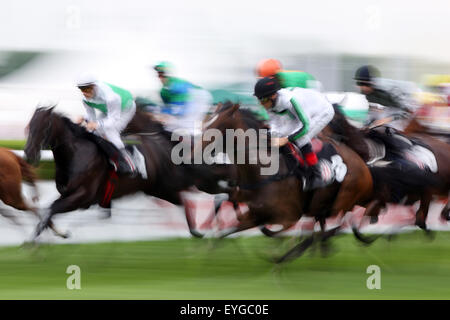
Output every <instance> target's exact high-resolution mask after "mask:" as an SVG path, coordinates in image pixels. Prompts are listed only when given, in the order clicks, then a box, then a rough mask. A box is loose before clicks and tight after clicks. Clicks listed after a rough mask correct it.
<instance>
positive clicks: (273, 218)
mask: <svg viewBox="0 0 450 320" xmlns="http://www.w3.org/2000/svg"><path fill="white" fill-rule="evenodd" d="M208 129H216V130H219V131H220V133H221V134H222V137H225V136H226V132H227V131H228V130H229V129H233V130H234V132H238V130H240V132H242V133H243V134H245V133H246V132H248V131H247V130H249V129H252V130H256V131H259V130H260V129H267V126H266V125H265V124H264V122H262V121H260V120H258V119H256V117H255V116H254V115H253V114H252V113H251V112H250V111H248V110H243V109H240V108H239V104H234V105H233V104H232V103H226V104H224V106H223V107H222V108H221V109H219V110H217V111H216V113H215V114H214V115H213V116H212V117H211V120H210V121H209V122H208V123H207V124H206V125H205V127H204V132H207V130H208ZM222 139H223V138H222ZM238 139H239V138H235V139H234V140H229V139H228V138H227V139H226V140H227V141H228V142H231V143H233V144H234V149H233V150H231V151H229V149H228V147H229V146H227V152H228V153H230V152H232V151H233V152H234V153H235V154H234V157H232V159H236V156H237V154H236V153H237V152H238V150H239V149H240V150H245V151H244V152H245V159H248V160H249V159H250V157H251V154H250V148H252V147H256V148H257V149H258V150H259V149H261V148H263V149H264V150H270V138H268V139H266V141H264V139H263V140H259V141H258V143H257V146H248V147H247V146H245V147H244V149H242V145H239V144H238ZM203 140H204V141H203V143H202V149H203V148H205V147H206V146H207V143H206V141H207V139H203ZM219 140H220V139H219ZM325 142H326V143H325V144H331V145H332V146H333V147H334V148H335V150H336V151H337V153H338V154H339V155H340V157H342V160H343V162H344V163H345V164H346V166H347V173H346V175H345V177H344V179H343V180H342V182H341V183H338V182H336V181H334V182H332V183H331V184H329V185H328V186H326V187H324V188H321V189H317V190H312V191H304V190H303V184H302V182H301V180H300V179H299V178H298V177H297V176H296V175H297V173H296V172H297V171H296V167H293V166H292V165H290V161H289V160H288V159H289V156H292V155H288V154H290V153H291V152H292V150H291V149H290V147H288V146H284V147H282V148H280V151H281V152H280V153H276V154H275V156H273V159H272V161H273V160H274V161H278V166H279V167H278V170H277V172H276V173H272V174H269V175H264V174H262V172H261V168H263V167H267V163H265V162H266V161H265V160H264V161H261V159H260V158H258V160H257V161H256V162H253V164H252V163H251V162H250V161H247V162H245V163H241V164H240V163H239V162H238V163H236V164H235V166H236V167H237V169H236V170H237V179H236V180H237V181H236V186H235V187H234V190H233V192H232V196H231V199H230V201H231V202H232V203H233V205H234V208H235V210H236V212H237V216H238V220H239V223H238V225H237V226H235V227H233V228H231V229H229V230H225V231H223V232H221V233H220V234H219V237H220V238H223V237H226V236H228V235H230V234H233V233H236V232H240V231H243V230H247V229H250V228H253V227H260V229H261V230H262V231H263V232H268V231H270V230H268V229H266V228H265V227H264V226H265V225H268V224H280V225H282V226H283V228H282V229H281V230H279V231H276V232H277V233H279V232H283V231H285V230H287V229H289V228H290V227H292V226H293V225H294V224H296V223H297V222H298V220H299V219H300V218H301V217H302V216H304V215H305V216H311V217H314V218H315V219H316V221H318V222H319V224H320V227H321V230H322V232H321V237H320V239H321V244H325V243H326V240H327V239H329V238H330V237H332V236H334V235H335V234H336V233H337V232H338V231H339V229H340V226H337V227H335V228H332V229H330V230H328V231H326V230H325V220H326V218H329V217H335V216H338V214H340V213H341V212H343V213H344V214H345V213H346V212H347V211H350V210H352V209H353V207H354V206H355V205H357V204H363V203H365V202H366V201H367V199H368V198H369V196H370V194H371V193H372V177H371V175H370V172H369V169H368V168H367V166H366V165H365V163H364V161H363V160H362V159H361V158H360V157H359V156H358V155H357V154H356V153H355V152H354V151H353V150H351V149H350V148H348V147H347V146H345V145H344V144H338V143H336V142H334V141H332V140H330V139H328V140H326V141H325ZM214 143H216V141H214ZM218 143H219V144H220V143H221V142H220V141H219V142H218ZM222 143H223V141H222ZM196 149H197V148H196ZM271 152H273V151H271ZM229 156H233V155H230V154H229ZM269 157H272V154H271V153H270V155H269ZM238 203H245V204H246V205H247V207H248V211H246V212H241V210H240V207H239V205H238ZM271 235H274V232H272V234H271ZM314 242H315V240H314V234H313V235H312V236H311V237H309V238H307V239H305V240H304V241H302V242H301V243H299V244H298V245H296V246H295V247H294V248H292V249H291V250H290V251H289V252H287V253H286V254H285V255H284V256H282V257H280V258H278V259H276V262H277V263H281V262H284V261H288V260H291V259H293V258H295V257H297V256H300V255H301V254H302V253H303V252H304V251H305V250H306V249H307V248H308V247H309V246H311V245H312V244H313V243H314Z"/></svg>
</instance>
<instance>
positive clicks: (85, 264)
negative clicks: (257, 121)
mask: <svg viewBox="0 0 450 320" xmlns="http://www.w3.org/2000/svg"><path fill="white" fill-rule="evenodd" d="M286 242H287V240H285V241H284V242H281V241H279V240H276V239H268V238H263V237H252V238H237V239H226V240H225V241H224V242H222V243H219V244H216V245H215V246H214V248H213V242H212V240H199V239H173V240H160V241H149V242H129V243H118V242H116V243H102V244H82V245H71V244H67V245H42V246H41V247H40V248H38V249H25V248H19V247H3V248H0V298H1V299H449V298H450V233H449V232H441V233H436V238H435V239H434V240H433V241H430V240H428V239H427V238H426V237H425V236H424V234H423V233H421V232H414V233H408V234H401V235H399V236H398V237H397V238H396V239H394V240H393V241H391V242H388V241H387V240H385V239H380V240H378V241H377V242H376V243H375V244H374V245H372V246H370V247H365V246H363V245H360V244H359V243H358V242H356V240H355V239H354V237H353V236H352V235H342V236H339V237H337V238H335V239H332V248H333V253H332V254H331V255H330V256H328V257H326V258H323V257H321V255H320V252H319V251H318V250H316V251H310V252H309V253H307V254H305V255H304V256H302V257H301V258H299V259H298V260H296V261H295V262H293V263H290V264H287V265H285V266H284V267H282V268H281V269H280V270H278V271H277V272H275V271H274V269H273V264H271V263H269V262H268V261H267V260H265V259H264V257H267V256H269V255H271V254H274V253H275V252H276V251H278V250H280V247H286V246H287V243H286ZM281 251H284V250H281ZM281 251H279V253H281ZM72 264H75V265H78V266H79V267H80V268H81V290H68V289H67V288H66V281H67V277H68V276H69V275H68V274H66V273H65V272H66V269H67V267H68V266H69V265H72ZM372 264H376V265H378V266H380V268H381V289H380V290H369V289H367V287H366V280H367V278H368V277H369V276H370V275H369V274H367V273H366V269H367V267H368V266H369V265H372Z"/></svg>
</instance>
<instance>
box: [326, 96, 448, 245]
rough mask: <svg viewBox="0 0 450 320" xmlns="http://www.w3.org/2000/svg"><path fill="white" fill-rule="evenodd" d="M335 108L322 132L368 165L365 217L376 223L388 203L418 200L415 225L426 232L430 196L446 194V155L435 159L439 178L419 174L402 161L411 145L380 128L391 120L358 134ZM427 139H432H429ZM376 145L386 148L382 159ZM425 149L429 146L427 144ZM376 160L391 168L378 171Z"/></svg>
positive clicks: (356, 129)
mask: <svg viewBox="0 0 450 320" xmlns="http://www.w3.org/2000/svg"><path fill="white" fill-rule="evenodd" d="M334 107H335V117H334V118H333V120H332V121H331V122H330V124H329V125H328V127H327V128H326V129H325V130H324V134H326V135H328V136H330V137H333V138H335V139H337V140H339V141H341V142H343V143H345V144H347V145H348V146H349V147H351V148H352V149H353V150H355V152H356V153H358V155H360V156H361V158H362V159H363V160H364V161H365V162H366V163H368V164H369V165H370V172H371V174H372V177H373V179H374V193H373V195H372V200H371V202H370V203H369V204H368V205H367V206H366V211H365V214H364V215H365V216H369V217H371V221H372V222H375V221H376V220H377V217H378V214H379V213H380V211H381V209H382V208H383V207H385V206H386V204H387V203H388V202H395V203H399V202H400V200H401V198H403V197H406V198H405V199H406V201H405V204H406V205H412V204H414V203H415V202H416V201H419V200H420V207H419V209H418V210H417V212H416V225H417V226H419V227H420V228H422V229H424V230H425V231H428V230H427V228H426V223H425V221H426V216H427V213H428V208H429V204H430V201H431V198H432V195H433V194H436V193H439V192H441V193H445V191H442V189H443V190H447V192H448V182H447V187H446V186H445V183H444V182H443V181H445V180H446V179H447V181H448V168H447V167H446V166H445V165H444V163H445V162H444V161H446V160H445V155H442V156H439V155H436V158H437V159H438V160H437V161H438V166H439V168H440V171H439V173H438V174H436V175H435V174H432V173H429V172H427V171H425V170H422V169H420V168H419V167H418V166H416V165H415V164H413V163H412V162H410V161H408V160H407V159H406V157H405V151H406V150H407V149H409V147H410V143H409V142H406V143H405V141H407V140H404V139H403V138H401V136H400V138H399V137H398V136H395V135H393V133H392V132H391V131H390V130H389V129H386V128H385V127H382V126H383V125H385V124H386V123H388V122H389V120H393V118H387V119H381V120H380V121H378V123H379V125H378V126H371V127H370V128H364V129H362V130H360V129H358V128H356V127H354V126H352V125H351V124H350V123H349V122H348V121H347V119H346V117H345V116H344V114H343V113H342V112H341V111H340V109H339V107H338V106H337V105H335V106H334ZM380 129H381V131H380ZM386 130H387V131H386ZM400 134H403V135H406V136H408V132H403V133H401V132H400ZM430 139H433V138H431V137H430ZM421 140H422V139H421ZM375 141H377V142H378V143H381V144H382V145H383V146H384V148H385V149H383V150H385V152H382V153H381V156H380V155H378V154H377V153H376V152H375V151H377V147H374V145H376V144H377V143H375ZM435 143H436V144H439V145H440V147H441V148H442V149H443V150H445V149H447V150H448V148H449V146H448V145H445V143H442V142H440V141H435ZM422 145H423V143H422ZM427 145H431V144H430V143H427ZM435 154H436V153H435ZM449 155H450V153H448V155H447V156H446V157H447V159H448V156H449ZM378 160H387V161H389V162H390V163H391V164H390V165H388V166H383V167H379V166H377V165H376V161H378ZM447 161H448V160H447ZM447 163H448V162H447ZM374 164H375V165H374ZM441 168H442V170H441ZM446 188H447V189H446ZM353 231H354V233H355V235H356V236H357V238H358V239H359V240H362V241H364V242H367V243H369V242H372V241H371V240H368V239H369V238H363V237H362V235H361V234H360V233H359V232H358V230H357V229H355V227H354V229H353ZM373 239H375V238H372V240H373Z"/></svg>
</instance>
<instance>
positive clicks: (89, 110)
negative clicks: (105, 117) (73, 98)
mask: <svg viewBox="0 0 450 320" xmlns="http://www.w3.org/2000/svg"><path fill="white" fill-rule="evenodd" d="M83 106H84V108H85V109H86V115H87V116H86V120H87V121H96V120H97V115H96V114H95V110H94V108H92V107H90V106H88V105H87V104H86V103H85V102H84V101H83Z"/></svg>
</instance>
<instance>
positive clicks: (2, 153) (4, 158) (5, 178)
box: [0, 148, 67, 238]
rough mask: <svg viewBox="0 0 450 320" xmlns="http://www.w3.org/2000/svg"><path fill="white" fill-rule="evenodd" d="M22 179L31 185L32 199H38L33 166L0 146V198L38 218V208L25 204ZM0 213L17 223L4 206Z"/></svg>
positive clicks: (52, 226)
mask: <svg viewBox="0 0 450 320" xmlns="http://www.w3.org/2000/svg"><path fill="white" fill-rule="evenodd" d="M22 181H25V182H26V183H28V184H29V185H31V186H32V187H33V193H34V196H33V198H32V200H33V202H36V201H37V200H38V190H37V187H36V174H35V172H34V169H33V167H32V166H30V165H29V164H28V163H27V162H26V161H25V160H23V159H22V158H20V157H19V156H17V155H15V154H14V153H13V152H12V151H10V150H8V149H5V148H0V200H2V201H3V203H4V204H6V205H8V206H11V207H13V208H15V209H17V210H21V211H30V212H32V213H33V214H34V215H35V216H36V217H37V218H38V219H39V220H40V216H39V213H38V209H37V208H36V207H34V206H31V205H29V204H27V202H26V201H25V199H24V198H23V196H22ZM0 214H1V215H2V216H4V217H6V218H9V219H11V220H12V221H13V222H14V223H16V224H18V223H17V221H16V220H15V218H14V216H12V215H10V214H9V212H8V210H7V209H6V208H0ZM49 226H50V228H51V229H52V230H53V231H54V232H55V234H56V235H58V236H60V237H63V238H66V237H67V234H64V233H61V232H59V231H58V230H57V229H56V228H55V227H54V225H53V224H50V225H49Z"/></svg>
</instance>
